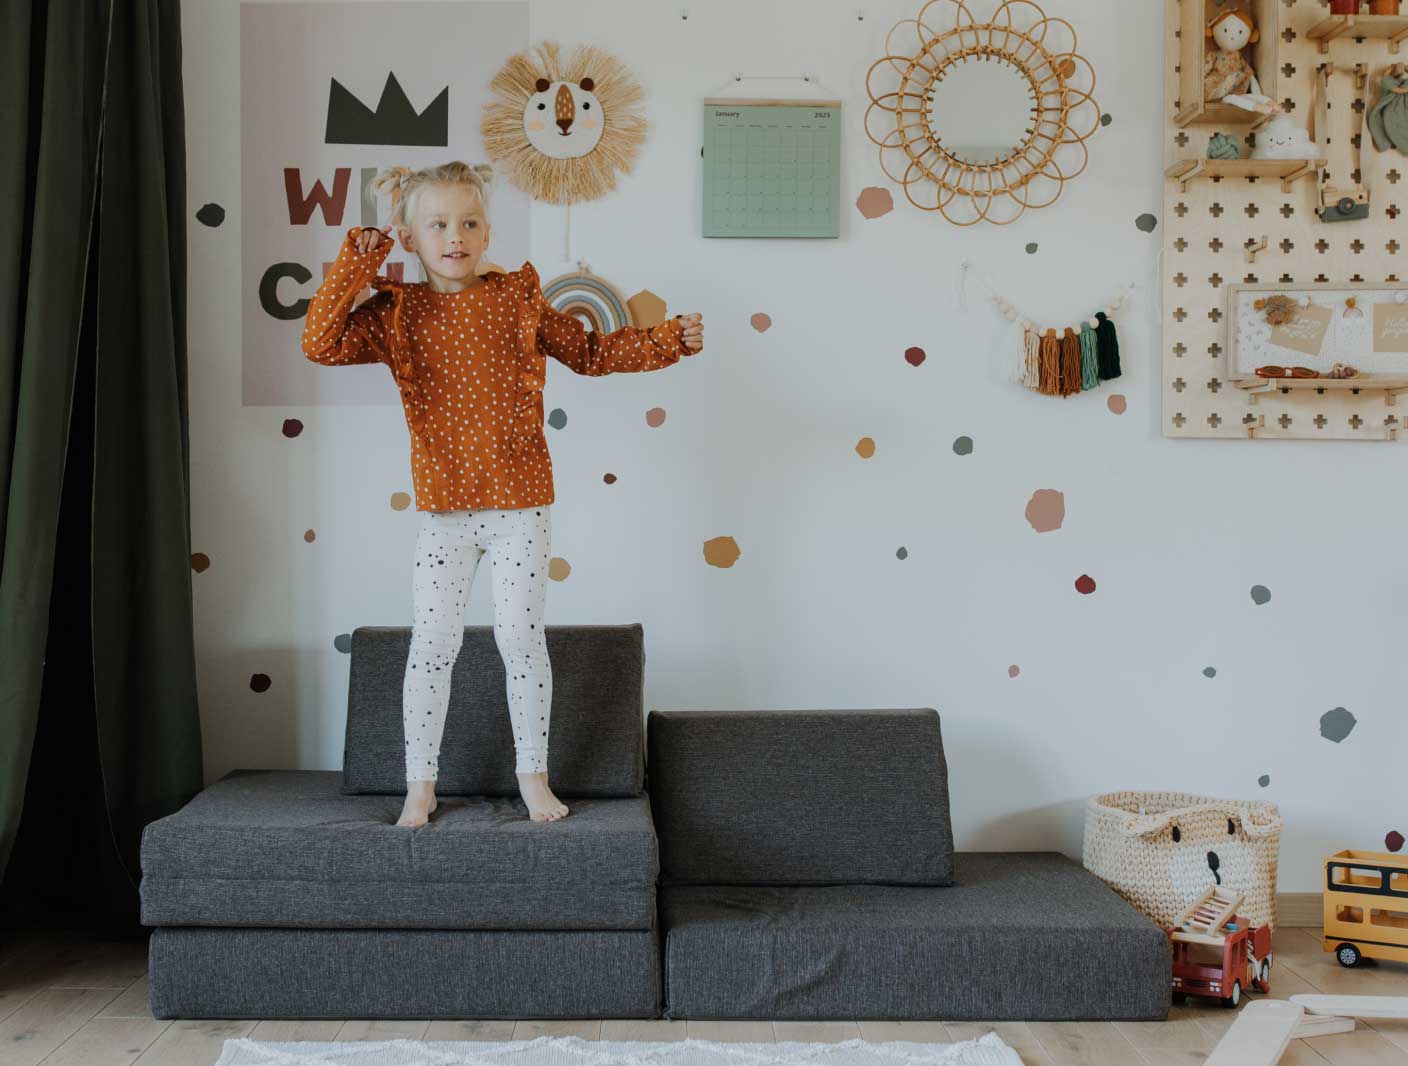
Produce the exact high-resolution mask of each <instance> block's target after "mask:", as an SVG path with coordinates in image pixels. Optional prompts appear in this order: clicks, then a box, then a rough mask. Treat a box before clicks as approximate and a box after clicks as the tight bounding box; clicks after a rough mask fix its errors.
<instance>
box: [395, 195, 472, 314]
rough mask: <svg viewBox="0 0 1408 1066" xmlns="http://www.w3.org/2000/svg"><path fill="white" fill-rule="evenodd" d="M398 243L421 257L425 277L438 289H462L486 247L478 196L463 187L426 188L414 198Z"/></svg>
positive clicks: (467, 282) (469, 280) (470, 278)
mask: <svg viewBox="0 0 1408 1066" xmlns="http://www.w3.org/2000/svg"><path fill="white" fill-rule="evenodd" d="M400 232H401V244H402V245H403V246H404V247H405V248H407V249H408V250H410V251H412V252H415V253H416V255H418V256H420V261H421V264H422V265H423V266H424V267H425V273H426V278H427V280H429V281H430V282H431V283H432V284H434V283H435V282H436V281H437V280H438V281H439V283H440V284H439V285H437V286H436V287H437V288H441V289H444V288H450V289H462V288H464V287H465V286H466V285H468V284H470V283H471V282H473V280H474V276H475V273H476V271H477V268H478V266H479V259H480V257H481V256H482V255H483V254H484V249H485V248H486V247H488V244H489V223H488V222H487V221H486V220H485V218H484V205H483V204H482V203H481V202H480V199H479V194H478V192H476V191H475V190H473V189H469V188H466V187H465V186H463V185H428V186H426V187H425V188H423V189H421V190H420V193H419V194H418V195H417V197H416V202H415V210H414V215H413V217H412V219H411V226H410V228H409V229H407V228H406V227H404V226H403V227H401V231H400Z"/></svg>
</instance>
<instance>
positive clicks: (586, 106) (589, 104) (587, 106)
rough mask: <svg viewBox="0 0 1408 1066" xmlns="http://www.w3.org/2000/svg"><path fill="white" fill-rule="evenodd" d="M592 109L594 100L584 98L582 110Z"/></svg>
mask: <svg viewBox="0 0 1408 1066" xmlns="http://www.w3.org/2000/svg"><path fill="white" fill-rule="evenodd" d="M591 109H592V102H591V101H590V100H583V101H582V110H583V111H590V110H591Z"/></svg>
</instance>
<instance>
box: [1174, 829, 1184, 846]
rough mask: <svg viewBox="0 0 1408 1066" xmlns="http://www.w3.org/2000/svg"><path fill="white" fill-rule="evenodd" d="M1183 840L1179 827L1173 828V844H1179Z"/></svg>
mask: <svg viewBox="0 0 1408 1066" xmlns="http://www.w3.org/2000/svg"><path fill="white" fill-rule="evenodd" d="M1182 839H1183V834H1182V833H1180V832H1179V831H1178V826H1174V827H1173V842H1174V843H1175V844H1177V843H1178V842H1179V841H1180V840H1182Z"/></svg>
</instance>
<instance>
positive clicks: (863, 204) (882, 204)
mask: <svg viewBox="0 0 1408 1066" xmlns="http://www.w3.org/2000/svg"><path fill="white" fill-rule="evenodd" d="M894 209H895V198H894V197H893V196H891V195H890V190H889V189H881V188H877V187H876V186H874V185H871V186H868V187H867V188H864V189H862V190H861V191H860V195H859V196H857V197H856V210H857V211H859V212H860V213H861V214H862V215H864V216H865V217H866V218H879V217H880V216H881V215H888V214H889V213H890V212H891V211H893V210H894Z"/></svg>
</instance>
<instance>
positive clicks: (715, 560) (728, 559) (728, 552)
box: [704, 537, 743, 569]
mask: <svg viewBox="0 0 1408 1066" xmlns="http://www.w3.org/2000/svg"><path fill="white" fill-rule="evenodd" d="M742 554H743V552H742V551H741V550H740V549H739V547H738V542H737V541H735V540H734V539H733V538H732V537H714V538H713V539H711V540H706V541H705V542H704V561H705V562H706V563H708V564H709V565H710V566H717V567H721V568H723V569H727V568H728V567H730V566H732V565H733V564H734V563H736V562H738V557H739V556H740V555H742Z"/></svg>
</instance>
